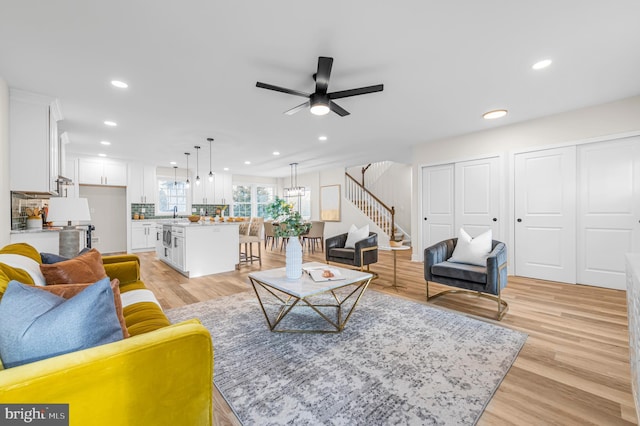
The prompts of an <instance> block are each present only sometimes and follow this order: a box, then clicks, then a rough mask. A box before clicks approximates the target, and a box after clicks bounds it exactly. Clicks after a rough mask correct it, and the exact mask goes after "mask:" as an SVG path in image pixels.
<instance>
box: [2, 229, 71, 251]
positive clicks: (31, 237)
mask: <svg viewBox="0 0 640 426" xmlns="http://www.w3.org/2000/svg"><path fill="white" fill-rule="evenodd" d="M59 237H60V233H59V232H56V231H34V232H24V231H23V232H15V233H14V232H12V233H11V236H10V240H9V241H10V242H11V244H15V243H27V244H29V245H30V246H32V247H35V249H36V250H38V251H39V252H40V253H53V254H58V253H59V247H60V244H59ZM80 242H81V244H82V243H84V241H82V238H81V239H80ZM82 245H83V247H84V244H82Z"/></svg>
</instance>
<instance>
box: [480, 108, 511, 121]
mask: <svg viewBox="0 0 640 426" xmlns="http://www.w3.org/2000/svg"><path fill="white" fill-rule="evenodd" d="M505 115H507V110H506V109H496V110H493V111H489V112H485V113H484V114H482V118H484V119H485V120H495V119H496V118H502V117H504V116H505Z"/></svg>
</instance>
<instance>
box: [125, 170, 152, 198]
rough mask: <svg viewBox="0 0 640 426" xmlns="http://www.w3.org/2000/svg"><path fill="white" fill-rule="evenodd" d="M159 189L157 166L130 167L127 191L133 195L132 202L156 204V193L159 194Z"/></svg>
mask: <svg viewBox="0 0 640 426" xmlns="http://www.w3.org/2000/svg"><path fill="white" fill-rule="evenodd" d="M157 188H158V185H157V182H156V168H155V166H144V165H141V164H130V165H129V179H128V182H127V191H129V192H130V194H131V195H130V196H129V201H130V202H132V203H150V204H153V203H155V200H156V192H158V189H157Z"/></svg>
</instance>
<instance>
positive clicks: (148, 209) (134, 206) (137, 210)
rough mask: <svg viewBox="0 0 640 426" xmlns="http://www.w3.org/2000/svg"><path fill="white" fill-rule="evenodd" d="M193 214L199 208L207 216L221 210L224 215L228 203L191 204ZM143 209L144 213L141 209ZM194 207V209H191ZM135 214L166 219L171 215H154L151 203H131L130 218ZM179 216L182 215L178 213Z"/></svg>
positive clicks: (227, 214) (154, 211)
mask: <svg viewBox="0 0 640 426" xmlns="http://www.w3.org/2000/svg"><path fill="white" fill-rule="evenodd" d="M191 208H192V211H193V214H200V209H202V210H203V211H204V212H205V213H206V214H208V215H209V216H215V215H220V214H221V212H222V211H224V215H225V216H229V205H228V204H193V205H192V206H191ZM143 209H144V213H143V212H142V210H143ZM193 209H195V211H194V210H193ZM135 214H137V215H138V217H140V215H144V218H145V219H167V218H168V217H171V216H166V215H165V216H156V205H155V204H153V203H151V204H149V203H131V218H133V217H134V215H135ZM179 217H184V216H183V215H180V216H179Z"/></svg>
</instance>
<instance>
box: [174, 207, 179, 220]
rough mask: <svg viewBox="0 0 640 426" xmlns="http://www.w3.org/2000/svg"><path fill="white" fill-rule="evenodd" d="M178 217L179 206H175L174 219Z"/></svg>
mask: <svg viewBox="0 0 640 426" xmlns="http://www.w3.org/2000/svg"><path fill="white" fill-rule="evenodd" d="M176 217H178V206H177V205H176V206H173V218H174V219H175V218H176Z"/></svg>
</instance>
